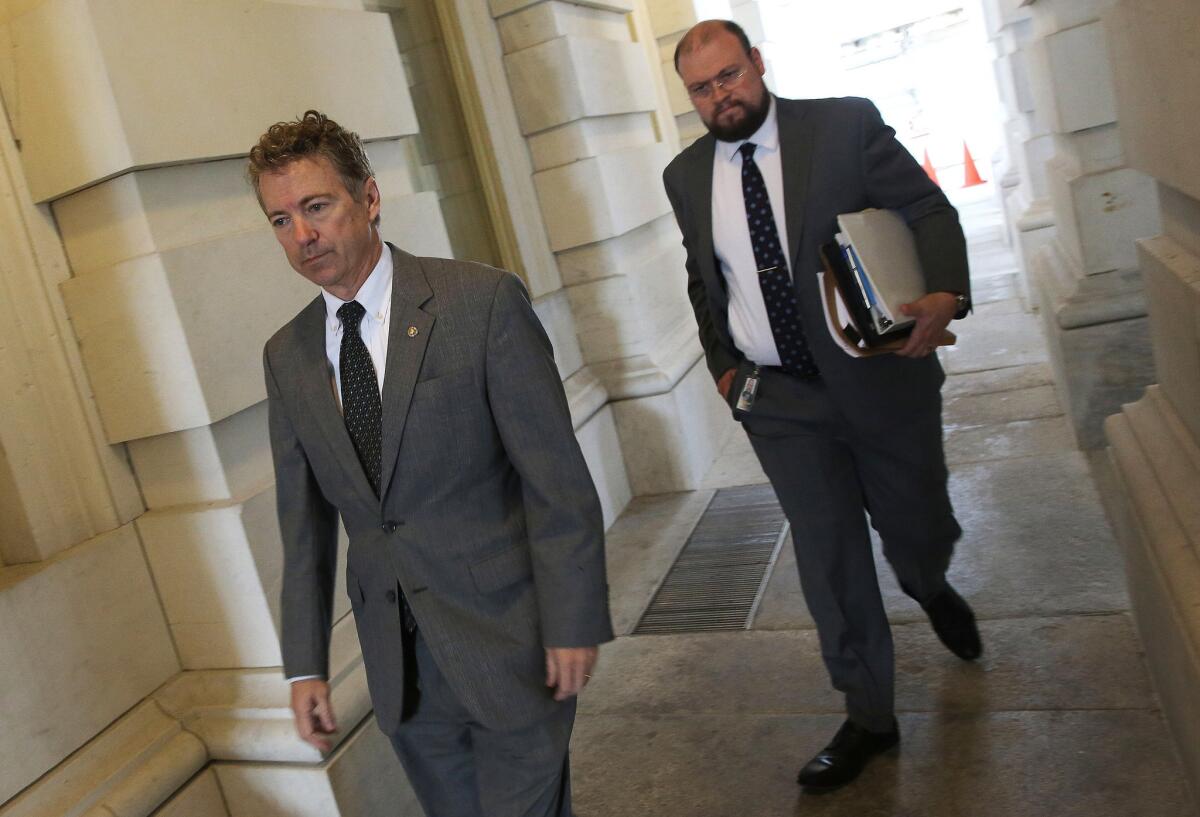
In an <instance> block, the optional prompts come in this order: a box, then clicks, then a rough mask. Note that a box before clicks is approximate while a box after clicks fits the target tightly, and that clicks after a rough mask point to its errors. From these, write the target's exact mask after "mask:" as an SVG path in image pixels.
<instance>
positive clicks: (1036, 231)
mask: <svg viewBox="0 0 1200 817" xmlns="http://www.w3.org/2000/svg"><path fill="white" fill-rule="evenodd" d="M984 8H985V11H986V15H985V16H986V24H987V29H988V34H989V36H990V37H991V40H992V44H993V47H994V48H995V50H996V60H995V69H996V84H997V87H998V88H999V90H1000V100H1001V103H1002V104H1003V106H1004V111H1005V114H1006V118H1005V122H1004V141H1005V154H1006V162H1005V164H1004V166H1003V167H1002V168H996V169H994V170H993V173H994V174H995V176H994V177H995V178H997V179H998V180H999V181H1000V184H999V188H1000V194H1001V196H1002V197H1003V202H1004V213H1005V219H1006V222H1007V225H1008V236H1009V241H1010V243H1011V244H1012V245H1013V247H1014V249H1015V251H1016V256H1017V262H1018V267H1019V274H1018V275H1017V290H1018V293H1019V295H1020V298H1021V303H1022V305H1023V306H1024V307H1025V308H1026V310H1033V309H1036V308H1037V299H1036V297H1034V296H1033V293H1032V292H1031V285H1030V268H1031V266H1032V261H1033V258H1034V256H1035V255H1036V254H1037V253H1038V251H1039V250H1040V249H1041V248H1042V247H1044V246H1046V245H1047V244H1048V243H1049V242H1050V241H1052V240H1053V238H1054V211H1053V210H1052V209H1051V208H1050V201H1049V189H1048V185H1047V184H1046V175H1045V172H1044V166H1045V163H1046V160H1047V159H1048V158H1050V155H1051V152H1052V151H1053V137H1052V136H1051V135H1050V132H1049V129H1048V128H1047V126H1046V121H1045V116H1043V115H1039V112H1038V110H1037V108H1036V106H1035V103H1034V98H1033V90H1032V88H1031V86H1030V80H1029V44H1030V42H1031V40H1032V37H1033V19H1032V16H1031V14H1030V12H1029V9H1028V8H1024V7H1022V6H1021V5H1020V4H1019V2H1018V0H988V2H986V3H985V4H984Z"/></svg>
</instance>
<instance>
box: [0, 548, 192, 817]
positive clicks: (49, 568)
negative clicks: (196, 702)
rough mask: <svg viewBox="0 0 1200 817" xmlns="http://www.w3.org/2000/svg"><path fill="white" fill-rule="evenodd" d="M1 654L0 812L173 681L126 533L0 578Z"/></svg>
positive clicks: (161, 624)
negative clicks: (0, 807) (0, 805)
mask: <svg viewBox="0 0 1200 817" xmlns="http://www.w3.org/2000/svg"><path fill="white" fill-rule="evenodd" d="M0 654H2V655H4V656H5V659H4V660H3V661H0V688H2V689H3V690H4V730H3V733H2V734H0V802H3V801H5V800H8V799H9V798H10V797H12V796H13V795H15V794H16V793H17V792H19V791H20V790H21V789H23V788H25V787H26V786H28V785H29V784H30V783H32V782H33V781H35V780H37V779H38V778H39V777H40V776H41V775H43V774H44V773H46V772H47V771H49V770H50V769H51V768H53V767H54V766H55V765H56V764H58V763H59V762H61V761H62V760H63V759H64V758H66V757H67V755H69V754H71V753H72V752H74V751H75V750H76V749H78V748H79V747H80V746H82V745H83V744H85V743H87V742H88V741H89V740H91V739H92V738H93V737H94V736H95V735H96V734H98V733H99V732H100V731H101V730H102V729H104V727H105V726H107V725H108V724H110V723H112V722H113V721H114V720H116V719H117V718H118V717H120V716H121V714H122V713H124V712H126V711H127V710H129V709H131V708H132V707H134V706H135V705H137V704H138V703H139V702H140V701H141V700H142V699H143V698H144V697H146V696H147V695H149V694H150V692H152V691H153V690H154V689H155V688H156V687H158V686H159V685H160V684H162V683H163V682H164V681H166V680H167V679H168V678H170V677H171V676H172V675H174V674H175V673H176V672H178V671H179V663H178V660H177V659H176V657H175V650H174V648H173V647H172V645H171V638H170V634H169V632H168V630H167V627H166V622H165V621H164V620H163V615H162V611H161V609H160V608H159V605H158V598H157V595H156V593H155V589H154V584H153V582H152V581H151V579H150V571H149V570H147V569H146V563H145V561H144V560H143V558H142V550H141V545H140V544H139V543H138V537H137V533H136V532H135V530H134V528H133V526H132V525H125V526H123V527H121V528H118V529H117V530H115V531H113V532H111V533H107V534H104V535H102V536H98V537H96V538H95V539H92V540H90V541H88V542H85V543H83V544H81V545H77V546H76V547H73V548H71V549H69V550H67V551H64V552H63V553H61V554H59V555H58V556H57V557H55V558H54V559H53V560H51V561H48V562H42V563H39V564H36V565H29V566H24V567H6V568H4V569H3V571H0ZM5 817H8V815H5Z"/></svg>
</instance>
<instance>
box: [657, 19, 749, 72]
mask: <svg viewBox="0 0 1200 817" xmlns="http://www.w3.org/2000/svg"><path fill="white" fill-rule="evenodd" d="M705 23H715V24H716V25H717V26H719V27H720V28H721V29H723V30H724V31H728V32H729V33H730V34H732V35H733V36H735V37H737V39H738V42H739V43H741V44H742V50H743V51H745V52H746V56H747V57H749V56H750V49H751V48H752V46H751V45H750V38H749V37H747V36H746V30H745V29H744V28H742V27H741V26H740V25H738V24H737V23H735V22H734V21H733V20H706V21H705ZM705 23H697V24H696V25H694V26H692V27H691V28H690V29H688V32H687V33H686V34H684V35H683V37H682V38H681V39H680V40H679V42H678V43H677V44H676V46H675V73H677V74H678V73H679V58H680V57H681V56H682V55H684V54H687V53H689V52H691V51H694V50H695V49H696V48H697V46H701V45H703V44H704V43H706V42H708V41H709V40H711V39H712V37H713V32H712V31H711V29H712V28H713V26H710V25H705ZM697 30H698V31H699V33H696V32H697Z"/></svg>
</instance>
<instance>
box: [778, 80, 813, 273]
mask: <svg viewBox="0 0 1200 817" xmlns="http://www.w3.org/2000/svg"><path fill="white" fill-rule="evenodd" d="M775 102H776V120H777V121H778V123H779V158H780V163H781V167H782V169H783V201H784V205H783V206H784V210H785V213H784V215H785V221H786V222H787V234H788V248H787V250H788V262H789V264H790V266H791V270H792V279H793V280H794V281H797V282H798V281H799V280H800V276H799V275H797V274H796V261H797V258H798V257H799V254H800V239H801V236H802V235H803V233H804V209H805V204H806V203H807V196H808V178H809V174H810V172H811V171H812V158H813V138H814V133H813V120H812V118H811V117H808V116H806V115H805V114H806V113H807V112H808V108H807V106H806V105H805V104H804V103H803V102H800V101H797V100H793V99H779V98H778V97H777V98H776V100H775ZM802 272H804V271H803V270H802ZM807 272H810V273H811V272H812V270H807Z"/></svg>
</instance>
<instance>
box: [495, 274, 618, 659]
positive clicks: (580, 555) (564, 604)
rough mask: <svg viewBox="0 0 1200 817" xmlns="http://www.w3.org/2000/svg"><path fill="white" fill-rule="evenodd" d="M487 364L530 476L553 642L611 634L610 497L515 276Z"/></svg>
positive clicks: (509, 445) (509, 437) (527, 501)
mask: <svg viewBox="0 0 1200 817" xmlns="http://www.w3.org/2000/svg"><path fill="white" fill-rule="evenodd" d="M486 365H487V375H486V377H487V393H488V400H489V402H490V404H491V409H492V416H493V418H494V420H495V423H496V427H497V429H498V430H499V433H500V438H501V441H502V442H503V444H504V449H505V452H506V453H507V454H508V458H509V461H510V462H512V464H513V467H514V468H515V469H516V471H517V474H518V475H519V476H520V478H521V494H522V500H523V502H524V506H525V521H526V530H527V534H528V537H529V548H530V553H531V555H532V560H533V580H534V586H535V588H536V592H537V598H538V610H539V615H540V617H541V629H542V642H543V646H545V647H591V646H595V645H597V644H600V643H602V642H605V641H611V640H612V637H613V632H612V623H611V621H610V619H609V611H608V584H607V577H606V570H605V564H604V518H603V514H602V513H601V510H600V499H599V497H598V496H597V495H596V488H595V485H593V483H592V477H591V474H590V472H589V471H588V467H587V463H586V462H585V461H584V459H583V453H582V452H581V451H580V450H579V443H578V442H577V441H576V439H575V429H574V426H573V425H572V423H571V412H570V409H569V407H568V405H567V398H566V394H565V393H564V391H563V385H562V380H561V378H560V377H559V374H558V367H557V366H555V364H554V350H553V347H552V346H551V344H550V339H549V338H548V337H547V336H546V332H545V330H544V329H543V328H542V324H541V322H540V321H539V320H538V318H537V315H536V314H535V313H534V311H533V306H532V304H530V302H529V296H528V295H527V294H526V292H525V287H524V285H523V284H522V283H521V281H520V279H518V278H517V277H516V276H514V275H512V274H510V273H503V274H502V276H501V278H500V281H499V284H498V285H497V287H496V291H495V295H494V299H493V301H492V309H491V315H490V317H489V321H488V338H487V364H486Z"/></svg>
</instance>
